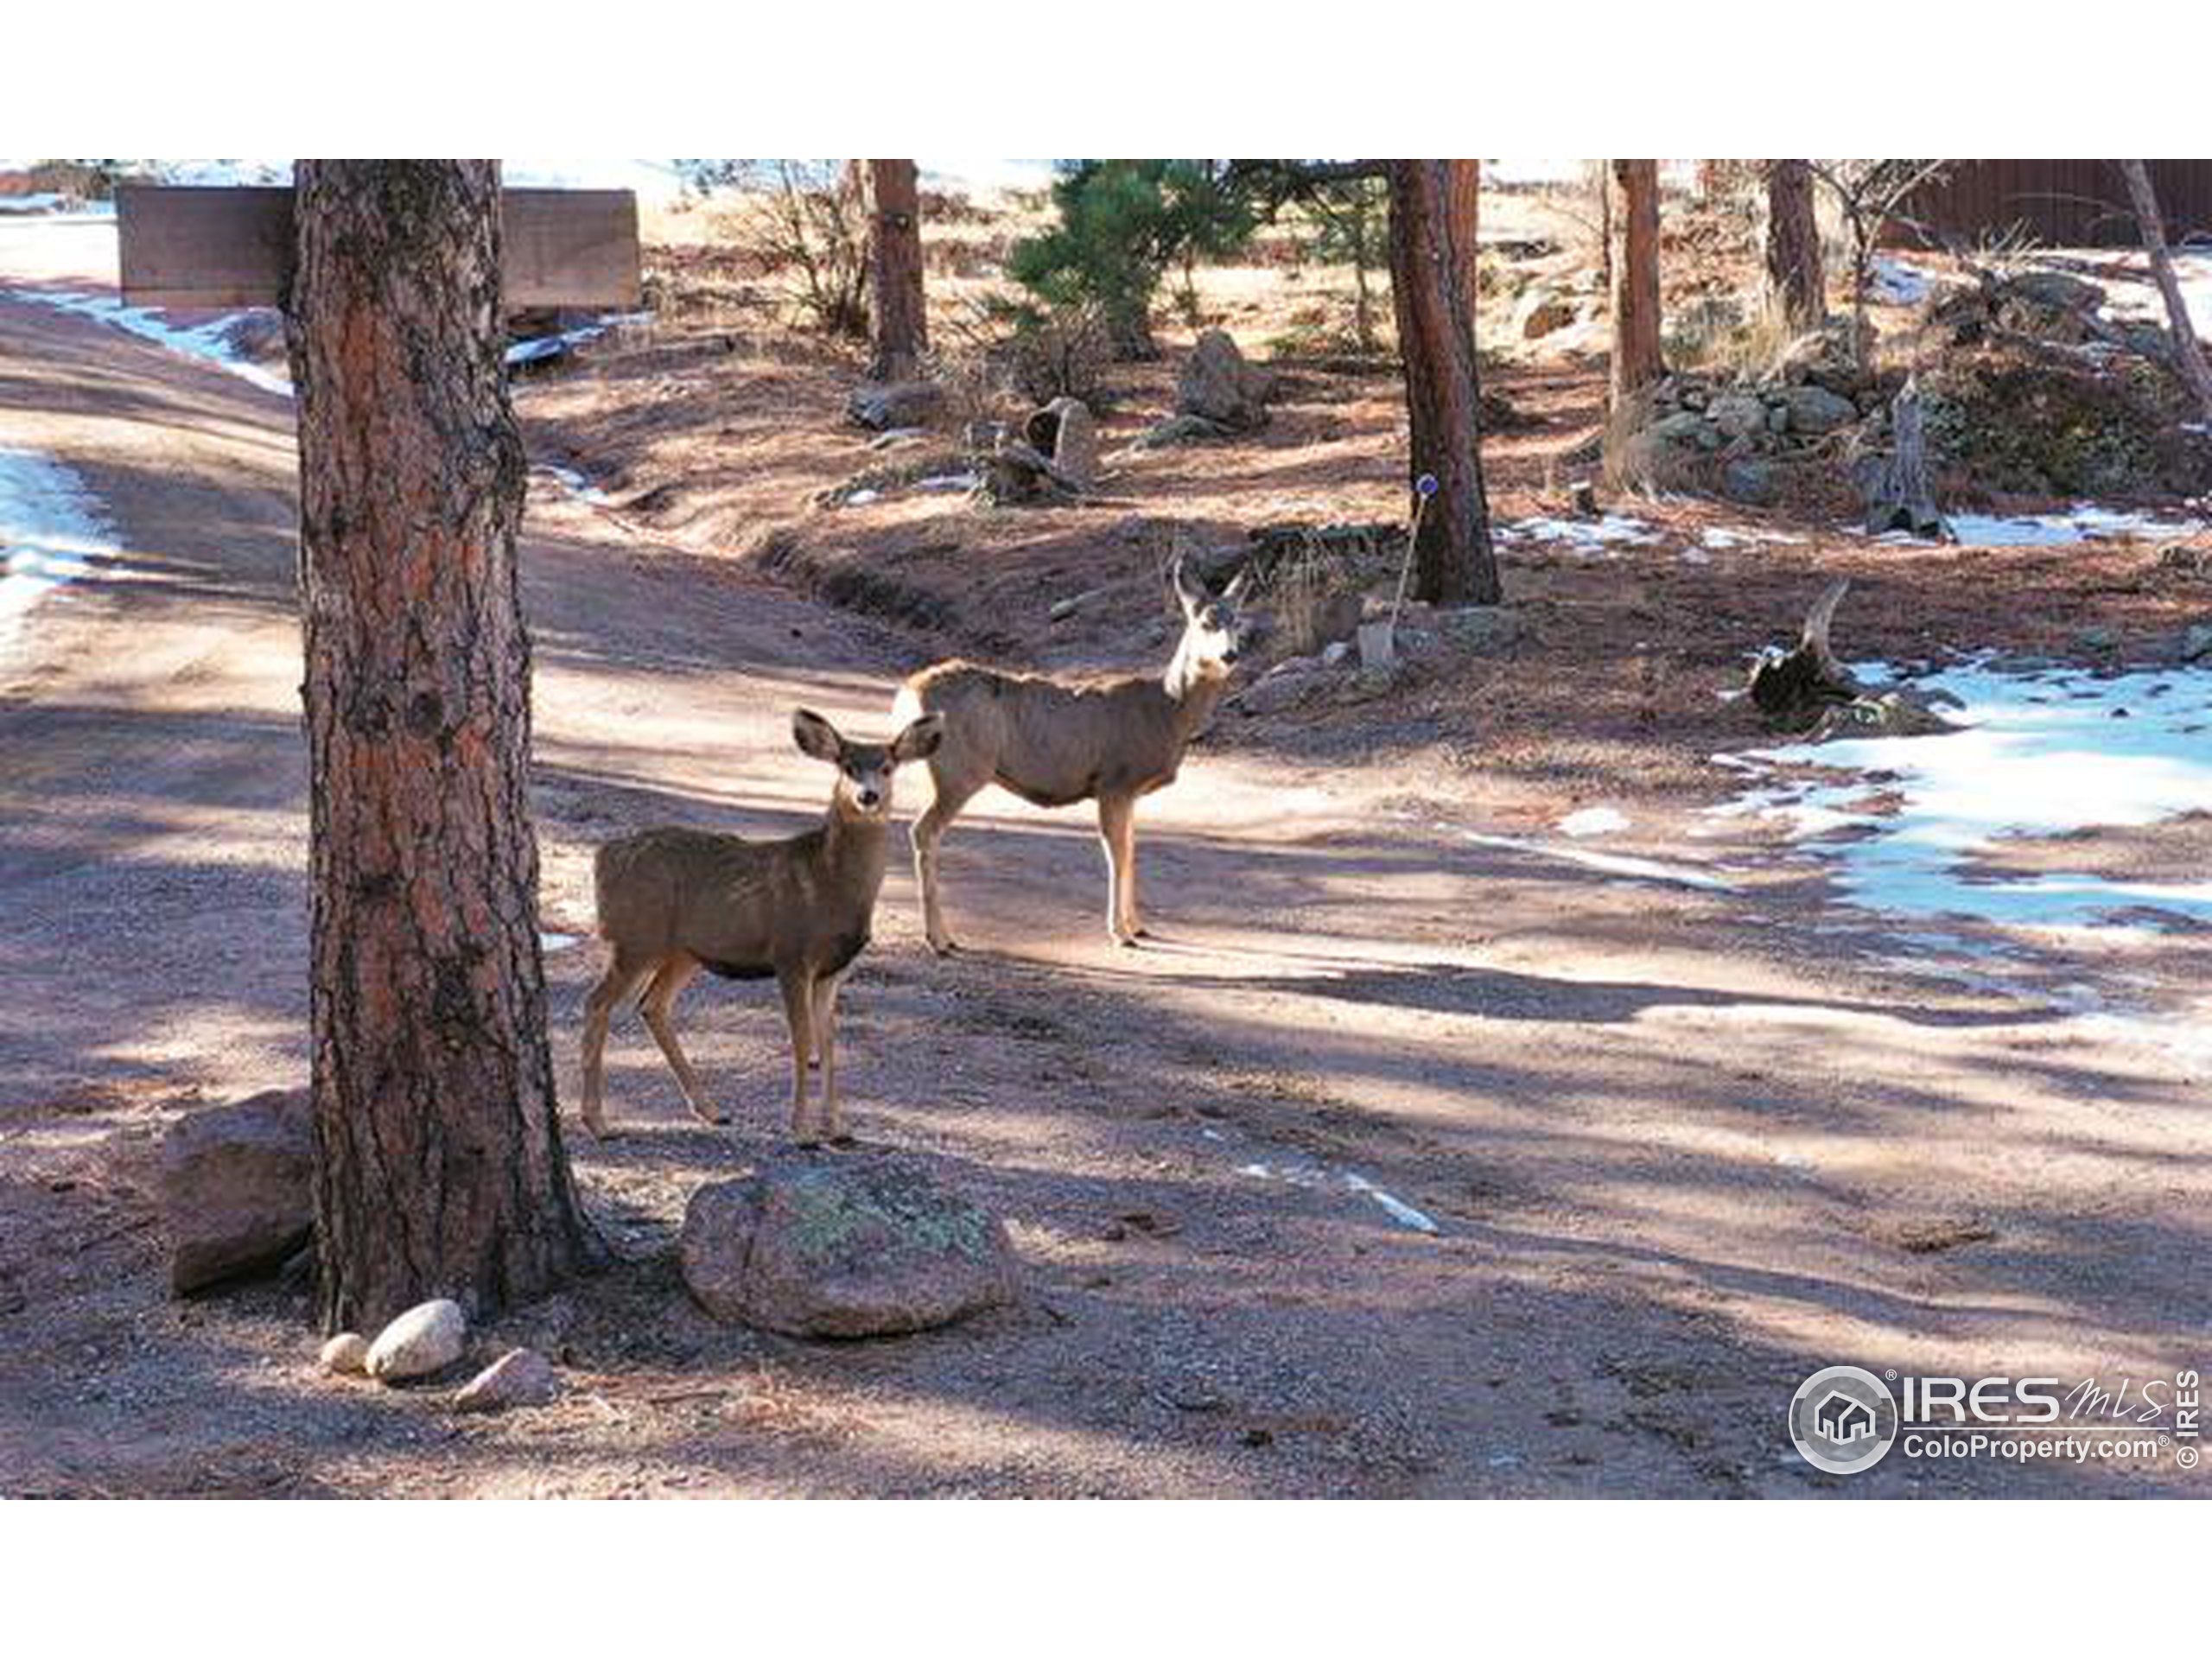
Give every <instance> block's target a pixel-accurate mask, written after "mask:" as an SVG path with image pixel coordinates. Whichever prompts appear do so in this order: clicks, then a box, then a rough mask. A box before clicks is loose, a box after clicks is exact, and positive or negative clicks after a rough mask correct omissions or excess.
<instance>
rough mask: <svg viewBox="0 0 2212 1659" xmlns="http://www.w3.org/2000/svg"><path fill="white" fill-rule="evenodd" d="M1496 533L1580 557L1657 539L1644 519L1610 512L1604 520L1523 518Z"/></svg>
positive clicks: (1506, 525)
mask: <svg viewBox="0 0 2212 1659" xmlns="http://www.w3.org/2000/svg"><path fill="white" fill-rule="evenodd" d="M1497 534H1498V535H1500V536H1503V537H1506V538H1508V539H1509V540H1516V541H1519V540H1526V541H1532V542H1556V543H1560V544H1561V545H1563V546H1567V547H1571V548H1573V550H1575V551H1576V552H1578V553H1602V552H1604V551H1605V550H1606V549H1607V548H1609V547H1613V546H1616V545H1622V544H1633V543H1643V542H1649V541H1652V540H1654V539H1655V538H1656V536H1657V531H1655V530H1653V528H1652V527H1651V526H1650V525H1649V524H1645V523H1644V522H1643V520H1642V519H1641V518H1626V517H1624V516H1623V515H1621V514H1618V513H1611V512H1609V513H1607V514H1605V517H1604V518H1522V519H1518V520H1516V521H1515V522H1513V523H1511V524H1500V525H1499V526H1498V527H1497Z"/></svg>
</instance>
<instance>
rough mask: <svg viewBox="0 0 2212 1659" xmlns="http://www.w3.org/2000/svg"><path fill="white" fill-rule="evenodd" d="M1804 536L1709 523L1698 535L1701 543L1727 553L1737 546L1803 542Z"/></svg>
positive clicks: (1782, 545) (1763, 545)
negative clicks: (1739, 528) (1740, 528)
mask: <svg viewBox="0 0 2212 1659" xmlns="http://www.w3.org/2000/svg"><path fill="white" fill-rule="evenodd" d="M1804 539H1805V538H1804V537H1802V536H1796V535H1792V534H1790V533H1789V531H1781V530H1738V529H1733V528H1732V527H1730V526H1728V525H1726V524H1708V525H1707V526H1706V528H1705V530H1704V531H1703V532H1702V533H1701V534H1700V536H1699V537H1698V542H1699V544H1700V545H1701V546H1704V547H1707V548H1710V549H1711V550H1713V551H1714V552H1716V553H1725V552H1726V551H1727V550H1730V549H1731V548H1737V547H1786V546H1789V545H1792V544H1795V543H1800V542H1802V541H1803V540H1804Z"/></svg>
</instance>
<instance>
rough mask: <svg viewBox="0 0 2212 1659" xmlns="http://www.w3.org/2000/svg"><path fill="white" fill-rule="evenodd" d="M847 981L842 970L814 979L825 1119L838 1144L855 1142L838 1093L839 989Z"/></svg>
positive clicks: (816, 1040)
mask: <svg viewBox="0 0 2212 1659" xmlns="http://www.w3.org/2000/svg"><path fill="white" fill-rule="evenodd" d="M844 982H845V976H843V975H842V974H833V975H831V976H829V978H827V979H818V980H817V981H815V982H814V1046H815V1048H816V1050H817V1052H819V1053H820V1054H821V1056H822V1121H823V1128H826V1129H828V1130H829V1144H830V1145H831V1146H834V1147H849V1146H850V1145H852V1143H853V1137H852V1136H851V1135H848V1134H846V1133H845V1118H844V1103H843V1101H842V1100H841V1099H840V1098H839V1097H838V1094H837V990H838V988H839V987H840V986H842V984H843V983H844Z"/></svg>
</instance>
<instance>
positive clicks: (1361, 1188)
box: [1236, 1163, 1443, 1233]
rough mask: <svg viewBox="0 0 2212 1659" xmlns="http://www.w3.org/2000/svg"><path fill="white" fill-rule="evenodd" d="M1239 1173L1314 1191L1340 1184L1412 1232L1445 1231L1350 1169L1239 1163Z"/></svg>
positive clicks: (1410, 1206)
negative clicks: (1371, 1202) (1374, 1204)
mask: <svg viewBox="0 0 2212 1659" xmlns="http://www.w3.org/2000/svg"><path fill="white" fill-rule="evenodd" d="M1236 1173H1238V1174H1239V1175H1249V1176H1252V1177H1254V1178H1255V1179H1259V1180H1263V1181H1268V1180H1274V1181H1281V1182H1283V1183H1285V1184H1286V1185H1291V1186H1301V1187H1306V1188H1309V1189H1312V1190H1315V1191H1325V1190H1326V1189H1328V1188H1331V1187H1340V1188H1343V1189H1344V1190H1345V1191H1347V1192H1357V1193H1358V1194H1359V1195H1360V1196H1361V1197H1363V1198H1372V1199H1374V1200H1375V1202H1376V1204H1377V1205H1381V1206H1382V1209H1383V1213H1384V1214H1385V1215H1387V1216H1389V1217H1390V1219H1391V1220H1393V1221H1395V1222H1396V1223H1397V1224H1398V1225H1400V1226H1401V1227H1404V1228H1407V1229H1408V1230H1411V1231H1413V1232H1416V1233H1440V1232H1442V1231H1443V1229H1442V1228H1441V1227H1439V1226H1438V1225H1437V1224H1436V1222H1435V1219H1434V1218H1433V1217H1430V1216H1427V1215H1425V1214H1423V1213H1422V1212H1421V1211H1419V1210H1416V1209H1414V1207H1413V1205H1410V1204H1408V1203H1406V1202H1405V1201H1404V1200H1403V1199H1402V1198H1395V1197H1393V1196H1392V1195H1391V1194H1390V1193H1388V1192H1384V1191H1383V1189H1382V1188H1381V1187H1379V1186H1377V1185H1375V1183H1374V1182H1372V1181H1370V1180H1369V1179H1367V1177H1365V1176H1364V1175H1360V1174H1356V1173H1353V1172H1352V1171H1351V1170H1348V1169H1344V1170H1326V1169H1323V1168H1320V1167H1319V1166H1316V1165H1312V1164H1274V1165H1269V1164H1260V1163H1253V1164H1243V1165H1240V1166H1238V1168H1237V1171H1236Z"/></svg>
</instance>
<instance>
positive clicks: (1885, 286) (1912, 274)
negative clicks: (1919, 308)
mask: <svg viewBox="0 0 2212 1659" xmlns="http://www.w3.org/2000/svg"><path fill="white" fill-rule="evenodd" d="M1873 274H1874V281H1873V285H1872V297H1873V298H1874V299H1875V300H1877V301H1878V302H1880V303H1882V304H1884V305H1918V304H1919V303H1920V302H1922V301H1923V300H1924V299H1926V298H1927V297H1928V296H1929V291H1930V290H1931V289H1933V288H1934V286H1935V284H1934V283H1930V282H1929V279H1928V278H1927V277H1926V276H1924V275H1923V274H1922V273H1921V272H1919V271H1916V270H1914V269H1913V268H1912V267H1911V266H1910V265H1908V264H1905V263H1904V260H1902V259H1899V258H1897V257H1894V256H1892V255H1890V254H1877V255H1876V256H1875V257H1874V273H1873Z"/></svg>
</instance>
